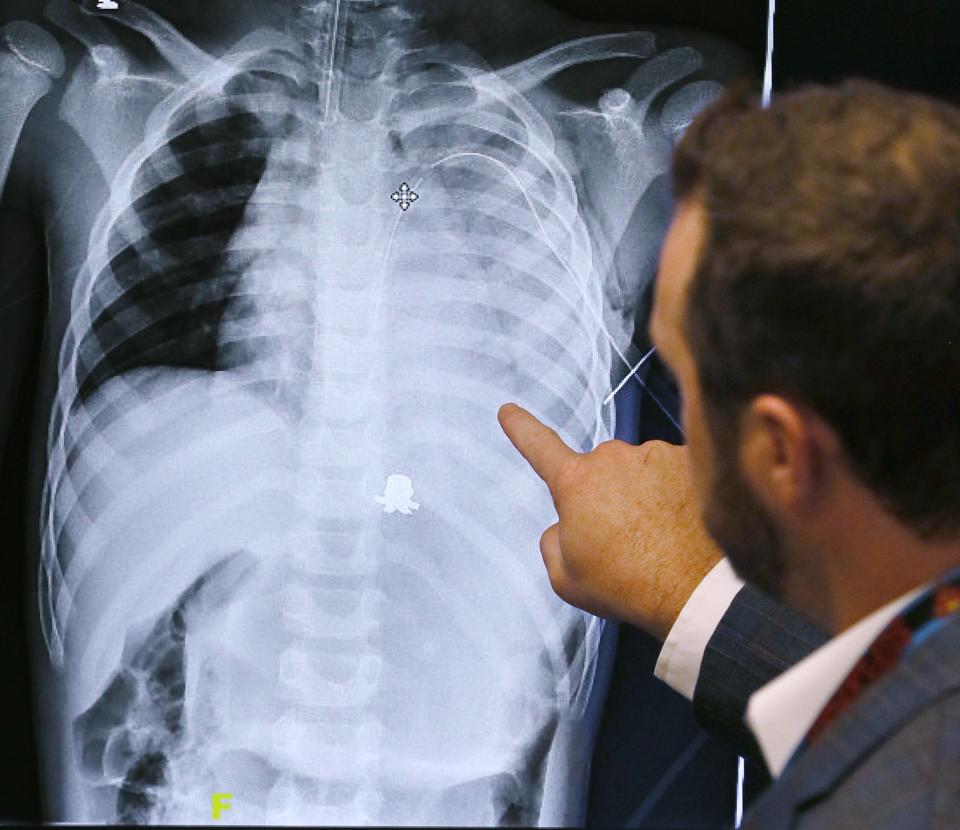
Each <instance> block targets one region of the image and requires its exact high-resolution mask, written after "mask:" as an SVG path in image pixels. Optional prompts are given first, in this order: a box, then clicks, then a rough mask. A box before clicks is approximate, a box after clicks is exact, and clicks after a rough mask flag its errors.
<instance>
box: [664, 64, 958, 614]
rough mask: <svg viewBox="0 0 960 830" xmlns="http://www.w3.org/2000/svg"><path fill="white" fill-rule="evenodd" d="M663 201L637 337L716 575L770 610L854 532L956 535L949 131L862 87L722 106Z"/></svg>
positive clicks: (904, 101)
mask: <svg viewBox="0 0 960 830" xmlns="http://www.w3.org/2000/svg"><path fill="white" fill-rule="evenodd" d="M673 185H674V192H675V196H676V198H677V201H678V205H679V207H678V211H677V214H676V216H675V219H674V222H673V224H672V225H671V228H670V231H669V233H668V235H667V240H666V243H665V246H664V251H663V257H662V260H661V269H660V276H659V280H658V285H657V297H656V302H655V309H654V320H653V336H654V340H655V342H656V344H657V345H658V346H659V347H660V351H661V354H662V355H663V357H664V358H665V359H666V361H667V362H668V363H669V364H670V365H671V367H672V368H673V369H674V371H675V373H676V375H677V377H678V380H679V383H680V386H681V390H682V392H683V396H684V408H685V411H684V421H685V429H686V431H687V437H688V442H689V445H690V456H691V463H692V465H693V474H694V479H695V482H696V484H697V488H698V495H699V497H700V500H701V504H702V506H703V508H704V514H705V517H706V520H707V523H708V527H709V528H710V530H711V532H712V533H713V534H714V535H715V537H716V538H717V541H718V542H719V543H720V544H721V546H723V547H724V548H725V550H726V551H727V554H728V556H729V557H730V560H731V562H732V564H733V565H734V567H735V568H736V569H737V570H738V571H739V572H740V573H741V575H742V576H744V577H745V578H747V579H748V580H750V581H752V582H754V583H755V584H757V585H758V586H759V587H761V588H762V589H764V590H767V591H768V592H770V593H771V594H773V595H776V596H784V595H786V597H785V598H787V599H790V596H789V595H790V594H791V588H790V585H792V584H795V583H796V581H797V579H798V577H800V575H801V574H804V575H807V576H809V575H810V574H812V573H817V572H820V571H822V570H823V569H825V568H829V567H830V563H829V562H828V561H826V557H825V551H826V550H827V549H829V548H830V546H831V544H835V543H836V541H837V539H838V538H839V537H842V535H843V533H844V532H847V529H846V528H845V527H844V525H845V524H850V525H851V527H852V526H853V524H855V522H856V520H857V517H862V516H865V515H875V516H883V517H884V519H883V520H884V521H887V520H889V521H890V522H891V525H890V526H891V527H897V528H902V529H903V530H904V531H905V532H907V533H909V534H912V535H913V536H915V537H916V538H917V539H920V540H925V539H947V538H952V537H956V536H957V535H958V534H960V114H958V112H957V111H956V110H954V109H953V108H951V107H949V106H948V105H946V104H943V103H940V102H937V101H934V100H932V99H928V98H925V97H922V96H918V95H909V94H906V93H898V92H894V91H892V90H888V89H885V88H883V87H880V86H877V85H873V84H869V83H865V82H848V83H846V84H844V85H842V86H840V87H838V88H822V87H812V88H808V89H805V90H802V91H800V92H796V93H793V94H790V95H785V96H782V97H781V98H779V99H775V100H774V102H773V104H772V105H771V106H770V108H769V109H766V110H764V109H762V108H760V106H759V103H758V102H755V101H753V100H752V99H751V98H750V97H748V96H747V95H746V93H745V92H744V91H742V90H741V91H738V92H735V93H731V94H729V95H728V96H726V97H725V98H723V99H721V100H720V101H719V102H717V103H716V104H714V105H713V106H711V107H710V108H708V110H707V111H705V112H704V113H702V114H701V115H700V117H699V118H698V119H697V120H696V121H695V122H694V123H693V124H692V125H691V126H690V128H689V129H688V130H687V132H686V134H685V135H684V137H683V138H682V140H681V141H680V143H679V145H678V146H677V148H676V151H675V154H674V160H673ZM872 510H873V511H874V512H871V511H872ZM814 582H815V581H814ZM811 584H812V583H811Z"/></svg>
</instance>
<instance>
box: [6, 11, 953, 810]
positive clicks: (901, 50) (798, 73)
mask: <svg viewBox="0 0 960 830" xmlns="http://www.w3.org/2000/svg"><path fill="white" fill-rule="evenodd" d="M438 2H440V0H438ZM4 5H5V9H4V11H3V12H2V13H0V22H5V21H6V20H9V19H12V18H11V13H12V12H13V10H14V9H15V8H16V6H17V2H16V0H14V2H12V3H10V4H9V5H7V3H6V2H5V3H4ZM20 5H27V4H25V3H20ZM29 5H30V6H34V7H35V5H36V4H35V3H32V2H31V3H30V4H29ZM553 5H555V6H557V7H559V8H562V9H563V10H565V11H567V12H569V13H571V14H574V15H576V16H577V17H581V18H583V19H587V20H598V21H617V22H622V23H624V24H625V26H628V27H641V26H642V24H643V23H650V24H654V23H655V24H660V25H676V26H689V27H693V28H697V29H702V30H706V31H710V32H714V33H716V34H720V35H723V36H725V37H727V38H729V39H730V40H733V41H734V42H736V43H739V44H740V45H741V46H743V47H744V48H745V49H746V50H748V51H749V52H751V53H753V54H754V55H755V56H756V61H757V65H758V67H762V65H763V58H764V49H765V38H766V25H767V4H766V0H553ZM777 5H778V9H777V15H776V36H775V47H776V48H775V54H774V84H775V87H776V88H777V89H783V88H787V87H790V86H793V85H796V84H798V83H802V82H805V81H823V82H830V81H835V80H838V79H840V78H842V77H845V76H848V75H859V76H862V77H870V78H874V79H876V80H880V81H884V82H887V83H890V84H893V85H895V86H900V87H904V88H911V89H918V90H923V91H927V92H930V93H933V94H937V95H941V96H944V97H948V98H951V99H953V100H958V99H960V61H958V60H957V58H956V57H955V50H956V48H957V42H958V40H960V3H957V2H956V0H911V2H910V3H903V2H892V0H779V2H778V4H777ZM0 244H2V237H0ZM40 308H41V302H40V301H39V300H38V301H37V302H36V303H35V304H34V305H33V306H32V307H30V308H27V307H25V308H24V313H25V314H33V315H36V317H37V325H38V326H39V319H40V318H39V312H40ZM3 337H4V333H3V332H0V356H2V355H3V354H5V353H7V349H5V348H4V344H3ZM641 337H642V334H641ZM0 359H2V357H0ZM644 382H645V383H646V384H647V385H648V387H649V390H650V391H649V392H644V391H643V390H642V389H641V388H640V386H639V385H638V384H631V386H630V390H629V391H626V390H625V393H621V396H618V402H619V407H618V411H619V413H620V422H621V424H622V427H621V431H620V435H621V437H624V438H628V439H631V440H646V439H650V438H663V439H666V440H673V441H679V440H680V436H679V435H678V434H677V432H676V430H675V428H674V427H673V426H672V425H671V423H670V420H669V419H668V418H667V417H666V416H665V415H664V414H663V411H662V408H661V404H662V405H663V407H665V408H667V409H670V410H672V411H673V413H674V415H676V411H677V409H678V402H677V400H676V395H675V392H674V391H673V390H672V387H671V383H670V380H669V378H666V377H665V375H664V373H663V371H662V369H661V368H659V367H657V366H655V365H654V366H653V367H652V369H651V371H650V372H649V373H647V375H646V376H645V378H644ZM651 392H652V393H653V395H654V396H655V397H656V398H657V399H658V400H659V404H658V403H656V402H655V401H654V400H653V397H651V394H650V393H651ZM32 393H33V383H32V381H30V380H28V381H27V382H26V383H25V386H24V389H23V390H22V394H21V398H20V406H19V408H18V411H17V413H16V426H15V428H14V430H13V433H12V435H11V437H10V445H9V447H7V448H6V449H5V452H4V453H3V455H2V456H0V457H2V458H3V463H2V467H0V539H2V541H3V545H2V552H0V667H2V669H0V672H2V673H0V821H20V822H36V821H37V820H38V816H39V790H38V784H37V775H36V755H35V751H34V748H33V728H32V717H33V715H32V712H31V703H30V700H31V698H30V694H29V672H28V664H27V653H26V614H27V608H26V603H25V602H24V595H25V591H26V590H28V586H30V584H31V583H30V580H29V575H28V574H27V572H26V567H25V558H26V557H25V556H24V555H23V551H24V540H23V516H24V503H23V489H24V488H23V481H24V480H25V471H26V463H27V462H26V453H25V447H26V444H27V436H28V428H29V424H30V406H29V403H30V401H31V400H32ZM31 593H32V592H31ZM617 649H618V650H617V658H616V661H615V664H614V667H613V674H612V679H611V687H610V694H609V698H608V701H607V706H606V709H605V712H604V718H603V722H602V724H601V729H600V734H599V736H598V742H597V748H596V753H595V758H594V764H593V774H592V782H591V795H590V804H589V816H588V822H589V824H590V825H591V826H596V827H601V826H639V827H646V828H668V827H670V828H674V827H675V828H695V827H730V826H732V820H733V810H734V798H735V774H736V766H735V756H734V755H733V753H732V752H731V751H730V750H729V749H727V748H726V747H723V746H722V745H720V744H718V743H717V742H715V741H713V740H711V739H707V738H706V736H705V735H704V734H703V732H702V731H701V730H700V729H699V727H698V726H697V725H696V723H695V722H694V721H693V719H692V717H691V715H690V708H689V705H688V704H687V703H686V702H685V701H684V700H682V699H681V698H680V697H679V696H678V695H676V694H675V693H674V692H672V691H671V690H670V689H668V688H667V687H666V686H665V685H664V684H662V683H661V682H660V681H658V680H656V679H654V678H653V677H652V669H653V665H654V664H655V662H656V657H657V653H658V651H659V645H658V644H657V643H655V642H654V641H653V640H652V639H651V638H649V637H647V636H646V635H644V634H642V633H641V632H639V631H636V630H635V629H631V628H629V627H622V628H621V631H620V637H619V642H618V644H617ZM747 780H748V785H750V784H752V786H753V787H754V788H756V787H759V786H762V784H763V781H764V779H763V775H762V771H760V770H756V769H752V768H748V772H747ZM749 794H750V786H748V798H749Z"/></svg>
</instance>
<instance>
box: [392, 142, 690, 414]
mask: <svg viewBox="0 0 960 830" xmlns="http://www.w3.org/2000/svg"><path fill="white" fill-rule="evenodd" d="M463 157H474V158H480V159H483V160H485V161H490V162H493V163H494V164H496V165H498V166H500V167H501V168H503V170H504V172H505V173H506V174H507V176H508V177H509V178H510V179H511V180H512V181H513V183H514V184H515V185H516V186H517V189H518V190H519V191H520V193H521V194H522V195H523V199H524V201H525V202H526V204H527V207H528V208H529V210H530V213H531V215H532V216H533V218H534V221H535V222H536V223H537V229H538V230H539V232H540V235H541V236H542V237H543V241H544V244H546V246H547V247H548V248H549V249H550V252H551V253H552V254H553V256H554V257H555V258H556V260H557V262H558V263H560V266H561V267H562V268H563V270H564V271H566V272H567V274H568V275H569V276H570V278H571V279H572V280H573V281H574V284H575V285H576V286H577V288H578V289H579V290H580V292H581V294H583V293H584V288H583V286H582V285H581V284H580V281H579V279H578V278H577V275H576V274H575V273H574V272H573V269H572V268H571V267H570V265H569V263H568V262H567V261H566V259H564V257H563V256H562V255H561V254H560V252H559V251H557V249H556V248H555V247H554V245H553V242H552V241H551V240H550V236H549V234H548V233H547V230H546V228H544V227H543V223H542V222H541V220H540V216H539V214H538V213H537V210H536V208H535V207H534V205H533V202H532V201H531V200H530V196H529V195H528V194H527V191H526V190H525V189H524V187H523V182H521V181H520V179H519V177H518V176H517V175H516V173H514V172H513V170H511V169H510V168H509V167H508V166H507V165H506V164H504V163H503V162H502V161H500V160H499V159H497V158H494V157H493V156H490V155H487V154H486V153H477V152H466V151H465V152H460V153H452V154H451V155H449V156H445V157H444V158H442V159H439V160H437V161H435V162H434V163H433V164H432V165H430V169H433V168H436V167H438V166H439V165H441V164H445V163H446V162H449V161H451V160H453V159H455V158H463ZM426 176H427V174H424V175H423V176H421V177H420V178H419V179H418V180H417V182H416V183H415V184H414V186H413V188H412V190H413V191H414V192H417V191H419V190H420V188H421V187H422V185H423V182H424V180H425V179H426ZM405 216H406V214H405V213H401V214H400V215H398V216H397V218H396V220H395V221H394V225H393V230H392V231H391V233H390V238H389V240H388V241H387V245H386V250H385V254H384V258H383V261H382V263H381V266H380V279H379V284H378V290H377V300H376V305H375V306H374V313H373V328H374V329H376V325H377V322H378V317H379V313H380V303H381V298H382V296H383V281H384V275H385V274H386V269H387V262H388V261H389V258H390V249H391V248H392V246H393V238H394V236H395V235H396V233H397V229H398V228H399V226H400V221H401V220H402V219H403V218H404V217H405ZM586 305H587V307H588V308H589V309H590V311H591V312H592V314H593V317H594V319H595V322H596V323H597V325H598V326H599V327H600V331H601V332H603V335H604V337H606V338H607V340H608V341H609V343H610V347H611V348H612V349H613V351H614V352H615V353H616V355H617V357H618V358H620V361H621V362H622V363H623V365H624V366H626V367H628V368H629V369H630V371H629V372H628V373H627V375H626V376H625V377H624V378H623V380H622V381H621V382H620V383H619V385H618V386H617V387H616V388H615V389H613V390H612V391H611V392H610V394H609V395H607V397H606V398H604V400H603V403H602V406H606V405H608V404H609V403H610V401H612V400H613V398H614V397H615V396H616V394H617V393H618V392H619V391H620V390H621V389H622V388H623V387H624V386H625V385H626V384H627V382H628V381H629V380H630V378H635V379H636V381H637V382H638V383H639V384H640V386H641V387H643V389H645V390H646V391H647V394H649V395H650V397H651V398H652V399H653V401H654V403H656V404H657V406H658V407H660V409H661V410H662V411H663V414H664V415H666V416H667V418H668V419H669V420H670V422H671V423H672V424H673V425H674V426H675V427H676V428H677V429H678V430H680V431H681V432H682V431H683V430H682V429H681V428H680V424H679V423H677V420H676V418H675V417H674V416H673V414H672V413H671V412H670V410H669V409H668V408H667V406H666V405H664V404H663V403H662V402H661V401H660V400H659V398H657V396H656V395H654V394H653V392H652V391H651V390H650V388H649V387H648V386H647V385H646V384H645V383H644V382H643V378H641V377H639V376H638V375H637V371H638V370H639V369H640V367H641V366H642V365H643V364H644V363H645V362H646V361H647V359H648V358H649V357H650V356H651V355H653V353H654V352H655V351H656V349H655V348H651V349H650V350H649V351H648V352H647V353H646V354H645V355H644V356H643V357H642V358H640V360H639V362H638V363H637V364H636V365H635V366H632V367H631V366H630V361H628V360H627V358H626V356H625V355H624V354H623V352H622V351H621V350H620V348H619V347H618V346H617V344H616V342H615V341H614V339H613V336H612V335H611V334H610V332H609V331H608V330H607V327H606V324H605V323H604V322H603V317H602V315H601V314H600V312H599V311H598V310H597V309H596V308H594V307H593V305H591V304H590V303H589V302H588V303H586Z"/></svg>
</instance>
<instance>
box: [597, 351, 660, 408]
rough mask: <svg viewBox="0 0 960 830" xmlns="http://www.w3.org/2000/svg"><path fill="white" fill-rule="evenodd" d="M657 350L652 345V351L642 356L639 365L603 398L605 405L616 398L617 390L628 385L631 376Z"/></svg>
mask: <svg viewBox="0 0 960 830" xmlns="http://www.w3.org/2000/svg"><path fill="white" fill-rule="evenodd" d="M655 351H656V348H655V347H651V349H650V351H649V352H647V353H646V354H645V355H644V356H643V357H641V358H640V361H639V362H638V363H637V365H636V366H634V367H633V368H632V369H631V370H630V372H629V374H628V375H627V376H626V377H625V378H624V379H623V380H621V381H620V383H619V385H618V386H617V388H616V389H614V390H613V391H612V392H611V393H610V394H609V395H607V397H605V398H604V399H603V405H604V406H606V405H607V404H608V403H610V401H612V400H613V399H614V397H616V394H617V392H619V391H620V390H621V389H623V387H624V386H626V385H627V381H628V380H630V378H632V377H633V376H634V375H635V374H636V373H637V369H639V368H640V367H641V366H643V364H644V363H646V362H647V358H648V357H650V355H652V354H653V353H654V352H655Z"/></svg>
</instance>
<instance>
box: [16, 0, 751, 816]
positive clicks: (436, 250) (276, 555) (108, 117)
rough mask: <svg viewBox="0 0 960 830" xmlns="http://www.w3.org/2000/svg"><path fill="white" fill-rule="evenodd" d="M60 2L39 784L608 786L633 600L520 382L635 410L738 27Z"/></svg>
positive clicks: (269, 802) (576, 403)
mask: <svg viewBox="0 0 960 830" xmlns="http://www.w3.org/2000/svg"><path fill="white" fill-rule="evenodd" d="M37 10H38V11H37V14H36V15H35V16H34V17H33V19H31V20H15V21H12V22H8V23H6V25H4V26H3V27H2V28H0V103H2V105H3V122H2V123H0V181H2V178H3V176H5V175H6V174H7V173H9V180H8V188H13V187H20V188H22V189H23V191H24V193H26V194H28V195H25V196H24V200H25V201H27V200H29V199H36V200H39V203H40V204H41V205H42V208H41V211H42V215H43V220H44V243H45V263H46V272H47V275H48V280H49V302H48V308H47V320H46V325H45V329H44V338H43V349H42V354H41V356H40V386H39V390H38V400H37V406H36V412H37V416H36V417H37V419H38V420H37V423H36V428H35V435H36V438H35V441H34V444H33V446H32V456H31V465H30V469H31V476H32V481H31V483H30V484H31V496H30V499H31V515H30V517H29V520H30V523H31V527H32V529H33V530H32V532H33V533H34V535H35V538H34V539H33V540H32V541H33V543H34V545H33V546H34V548H35V550H34V561H33V562H32V565H31V567H32V569H33V570H32V574H33V576H32V580H33V583H32V584H34V586H35V591H36V596H35V597H34V598H33V608H34V617H35V638H34V639H35V645H36V648H35V654H34V675H35V680H36V688H37V693H36V694H37V711H38V712H39V730H40V735H39V740H40V755H41V767H42V779H43V781H42V783H43V790H44V800H45V809H46V811H47V818H48V819H49V820H52V821H83V822H95V823H111V822H117V821H119V822H125V823H150V824H162V823H207V822H210V821H211V818H215V819H216V820H217V821H218V822H222V823H226V824H300V825H304V824H321V825H322V824H331V825H344V824H347V825H358V824H381V825H382V824H418V825H420V824H431V825H450V824H454V825H515V824H522V825H540V824H545V825H556V824H576V823H579V822H581V821H582V820H583V814H584V809H585V799H586V786H587V779H588V773H589V763H590V757H591V750H592V746H593V739H594V736H595V733H596V728H597V721H598V713H599V711H600V709H601V707H602V705H603V697H604V691H605V686H604V684H605V677H606V675H607V672H606V666H605V664H604V663H605V660H606V659H608V658H605V657H604V656H603V655H602V653H601V652H600V651H599V650H598V642H599V639H600V635H601V632H602V630H603V625H604V623H603V621H601V620H599V619H597V618H594V617H591V616H590V615H587V614H585V613H582V612H580V611H578V610H576V609H574V608H572V607H570V606H567V605H566V604H564V603H563V602H562V601H561V600H559V599H558V598H557V597H556V596H555V595H554V593H553V591H552V589H551V587H550V584H549V581H548V579H547V575H546V572H545V570H544V568H543V564H542V561H541V558H540V554H539V550H538V540H539V536H540V533H541V532H542V531H543V529H544V528H545V527H547V526H548V525H549V524H551V523H553V522H554V521H555V514H554V512H553V506H552V502H551V500H550V498H549V494H548V493H547V491H546V488H545V487H544V486H543V484H542V482H540V481H539V480H538V479H537V478H536V477H535V476H533V475H532V473H531V472H530V470H529V468H527V467H526V465H525V464H524V463H523V462H522V460H521V459H520V458H519V457H518V456H517V455H516V453H515V452H514V451H513V449H512V447H511V446H510V445H509V443H508V442H507V440H506V438H505V437H504V436H503V435H502V433H501V432H500V429H499V426H498V424H497V420H496V412H497V408H498V407H499V406H500V404H502V403H504V402H506V401H508V400H511V401H515V402H517V403H519V404H521V405H522V406H525V407H527V408H528V409H530V410H531V411H532V412H533V413H534V414H536V415H537V416H539V417H540V418H542V419H543V420H544V421H546V422H547V423H549V424H551V425H552V426H554V428H555V429H556V430H557V431H558V433H559V434H560V435H561V436H562V437H563V438H564V439H565V440H566V441H567V442H568V443H570V444H571V445H573V446H575V447H578V448H580V449H582V450H588V449H591V448H592V447H594V446H595V445H596V444H597V443H599V442H601V441H604V440H607V439H610V438H612V437H613V435H614V429H615V412H616V395H615V394H614V392H615V390H616V389H617V387H618V386H619V385H620V384H621V381H624V380H626V381H627V382H628V383H629V382H631V379H629V378H628V377H627V376H628V374H629V373H630V371H631V369H632V367H634V366H635V365H636V363H637V362H638V361H639V360H640V359H641V358H642V357H643V354H642V351H641V350H640V349H638V348H637V346H636V345H635V343H634V327H635V325H636V322H635V321H636V319H637V317H638V315H639V314H640V312H641V309H640V308H639V307H638V304H639V302H640V298H641V296H642V294H643V288H644V286H645V285H646V284H648V283H649V281H650V280H651V279H652V278H653V275H654V271H655V263H656V257H657V253H658V244H659V240H660V237H661V234H662V232H663V229H664V227H665V224H666V221H667V219H668V214H669V209H670V205H669V195H668V187H667V183H666V172H667V168H668V163H669V153H670V150H671V148H672V146H673V144H674V142H675V141H676V139H677V137H678V136H679V134H680V133H681V132H682V130H683V129H684V127H685V126H686V125H687V124H689V122H690V121H691V119H692V118H693V116H694V115H695V113H696V112H697V111H698V110H699V109H700V108H701V107H702V106H704V105H705V104H706V103H707V102H709V101H710V100H712V99H713V98H715V97H716V96H717V95H718V94H719V93H720V92H721V90H722V88H723V86H724V85H725V84H727V83H728V82H729V81H730V80H732V79H733V78H735V77H737V76H738V75H740V74H742V73H743V72H744V69H745V65H746V64H745V58H744V57H743V55H742V54H741V53H740V52H739V50H738V49H737V48H735V47H734V46H732V45H730V44H728V43H726V42H724V41H722V40H721V39H719V38H716V37H713V36H709V35H706V34H702V33H697V32H693V31H683V30H675V29H667V28H663V27H660V28H658V27H657V26H656V25H655V21H652V22H651V23H650V25H649V26H646V27H645V28H642V29H623V28H615V27H611V26H606V25H604V26H600V25H587V24H584V23H583V22H581V21H578V20H576V19H574V18H572V17H569V16H567V15H565V14H564V13H561V12H560V11H558V10H556V9H554V8H552V7H550V6H549V5H546V4H544V3H541V2H539V0H509V1H508V0H491V2H485V3H476V2H472V0H290V1H289V2H287V1H286V0H284V1H283V2H281V0H258V2H253V0H232V2H227V0H222V1H221V0H217V2H207V3H199V2H198V3H187V2H175V1H174V0H140V1H139V2H138V1H136V0H117V2H103V1H102V0H101V2H97V0H84V1H83V2H82V3H80V2H74V0H50V1H49V2H45V3H38V4H37ZM18 171H19V172H18ZM24 171H26V172H24ZM10 192H11V191H9V190H8V198H9V194H10ZM38 194H39V195H38Z"/></svg>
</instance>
